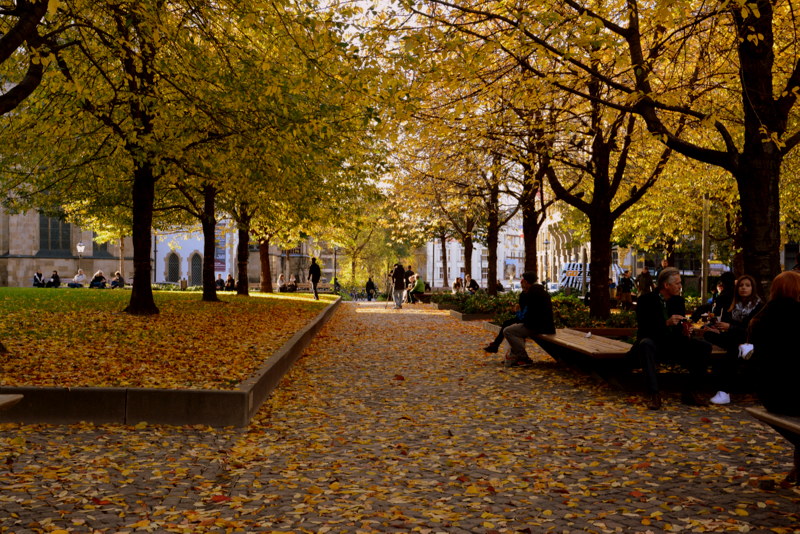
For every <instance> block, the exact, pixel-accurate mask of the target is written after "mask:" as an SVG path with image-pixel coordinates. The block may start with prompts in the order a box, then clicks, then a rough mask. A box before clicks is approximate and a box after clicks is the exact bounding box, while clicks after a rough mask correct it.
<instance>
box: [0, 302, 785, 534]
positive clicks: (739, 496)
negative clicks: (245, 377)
mask: <svg viewBox="0 0 800 534" xmlns="http://www.w3.org/2000/svg"><path fill="white" fill-rule="evenodd" d="M490 339H491V334H489V333H488V332H487V331H485V330H483V329H482V328H481V327H480V325H477V324H472V323H461V322H458V321H456V320H455V319H452V318H450V317H449V316H448V315H446V313H445V312H439V311H435V310H433V309H432V308H431V307H429V306H428V305H417V306H416V307H414V306H406V307H404V308H403V309H402V310H392V309H387V308H385V307H384V305H383V304H375V303H372V304H367V303H345V304H343V305H342V306H340V308H339V310H338V311H337V312H336V315H335V317H334V318H333V319H332V320H331V322H330V323H329V324H328V325H327V326H326V327H325V328H324V329H323V330H322V332H321V334H320V335H318V336H317V338H316V340H315V341H314V343H313V344H312V345H311V346H310V347H309V349H308V350H307V351H306V355H305V356H304V357H303V358H302V359H301V360H299V361H298V362H297V364H296V365H295V368H294V369H293V370H292V372H291V373H290V375H289V376H288V377H287V379H286V380H285V381H284V384H283V385H282V386H281V387H280V388H279V390H278V391H276V393H275V394H274V395H273V397H272V398H271V399H270V400H269V401H268V403H267V404H265V406H264V407H263V408H262V410H261V411H260V413H259V415H258V416H257V418H256V420H255V421H254V422H253V424H251V425H250V427H248V428H247V429H244V430H232V429H227V430H214V429H209V428H198V427H184V428H178V427H166V426H159V427H155V426H147V425H139V426H138V427H135V428H134V427H123V426H115V425H97V426H95V425H73V426H64V427H58V426H44V425H1V426H0V461H2V460H3V458H5V463H0V532H18V533H22V532H57V531H61V532H63V531H71V532H145V531H150V532H226V531H229V532H283V533H288V532H296V533H300V532H315V533H322V532H337V533H338V532H353V533H355V532H365V533H366V532H431V533H439V532H442V533H460V532H476V533H484V532H485V533H491V532H534V533H536V532H559V533H563V532H664V531H672V532H678V531H682V532H776V533H782V532H800V490H798V489H797V488H784V487H781V486H780V484H779V482H780V480H781V479H782V477H783V475H785V473H786V472H787V471H788V470H789V468H790V458H791V450H790V448H789V446H788V445H787V444H786V443H785V442H784V441H783V439H782V438H780V436H778V435H777V434H776V433H774V432H773V431H772V430H771V429H769V428H766V427H764V426H763V425H761V424H760V423H758V422H756V421H754V420H752V419H751V418H749V416H747V414H745V413H744V412H743V410H742V406H741V405H730V406H727V407H709V408H694V407H687V406H683V405H681V404H679V403H678V402H677V399H676V398H670V399H668V402H667V404H666V405H665V408H664V409H663V410H661V411H659V412H650V411H648V410H646V409H645V408H644V406H643V405H642V404H641V403H640V401H639V399H638V398H635V397H631V396H630V395H628V394H626V393H624V392H620V391H616V390H613V389H611V388H609V387H607V386H605V385H604V384H603V383H599V382H597V381H596V380H593V379H591V378H590V377H588V376H584V375H581V374H580V373H577V372H575V371H574V370H571V369H568V368H564V367H561V366H559V365H558V364H556V363H554V362H552V360H550V358H549V357H547V356H546V355H544V354H541V353H539V354H533V353H532V356H534V357H535V360H536V365H535V366H534V367H533V368H528V369H504V368H503V367H502V366H500V364H499V362H500V359H501V356H499V355H492V356H490V357H487V356H486V355H485V354H484V353H483V352H482V351H481V350H480V347H482V346H483V345H485V344H486V343H487V342H488V341H489V340H490Z"/></svg>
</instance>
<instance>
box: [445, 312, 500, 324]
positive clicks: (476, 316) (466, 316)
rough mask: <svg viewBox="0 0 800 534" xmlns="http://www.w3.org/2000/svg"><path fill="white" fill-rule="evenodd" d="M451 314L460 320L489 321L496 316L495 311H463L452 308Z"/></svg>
mask: <svg viewBox="0 0 800 534" xmlns="http://www.w3.org/2000/svg"><path fill="white" fill-rule="evenodd" d="M450 316H451V317H455V318H456V319H458V320H460V321H487V320H491V319H493V318H494V314H493V313H461V312H458V311H456V310H450Z"/></svg>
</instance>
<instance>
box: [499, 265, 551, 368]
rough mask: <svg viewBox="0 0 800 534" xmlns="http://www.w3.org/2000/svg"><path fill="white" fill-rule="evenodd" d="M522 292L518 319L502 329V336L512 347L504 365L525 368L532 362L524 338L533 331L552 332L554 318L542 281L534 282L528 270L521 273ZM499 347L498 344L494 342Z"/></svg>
mask: <svg viewBox="0 0 800 534" xmlns="http://www.w3.org/2000/svg"><path fill="white" fill-rule="evenodd" d="M520 285H521V286H522V292H523V293H526V294H527V296H526V297H525V298H524V299H523V298H522V297H520V302H521V303H523V304H524V307H522V308H520V310H519V312H518V314H517V321H516V322H515V323H514V324H511V325H508V326H506V327H505V328H503V330H502V335H503V336H504V337H505V338H506V340H507V341H508V344H509V345H511V350H510V351H509V353H508V356H507V357H506V360H505V362H503V365H505V366H506V367H526V366H528V365H531V364H532V363H533V361H532V360H531V359H530V357H529V356H528V353H527V352H526V351H525V339H526V338H531V337H533V336H534V335H536V334H555V332H556V328H555V324H554V321H553V303H552V301H551V300H550V293H548V292H547V291H546V290H545V288H544V286H543V285H542V284H537V283H536V273H534V272H532V271H528V272H525V273H523V274H522V280H521V281H520ZM497 345H498V346H499V343H498V344H497Z"/></svg>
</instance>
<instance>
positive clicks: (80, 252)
mask: <svg viewBox="0 0 800 534" xmlns="http://www.w3.org/2000/svg"><path fill="white" fill-rule="evenodd" d="M75 250H77V251H78V270H79V271H80V270H81V259H83V252H84V251H85V250H86V245H84V244H83V241H78V244H77V245H75Z"/></svg>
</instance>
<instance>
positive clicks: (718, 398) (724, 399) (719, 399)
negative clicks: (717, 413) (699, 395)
mask: <svg viewBox="0 0 800 534" xmlns="http://www.w3.org/2000/svg"><path fill="white" fill-rule="evenodd" d="M709 402H711V404H730V403H731V396H730V395H728V394H727V393H725V392H724V391H717V394H716V395H714V396H713V397H711V399H709Z"/></svg>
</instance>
